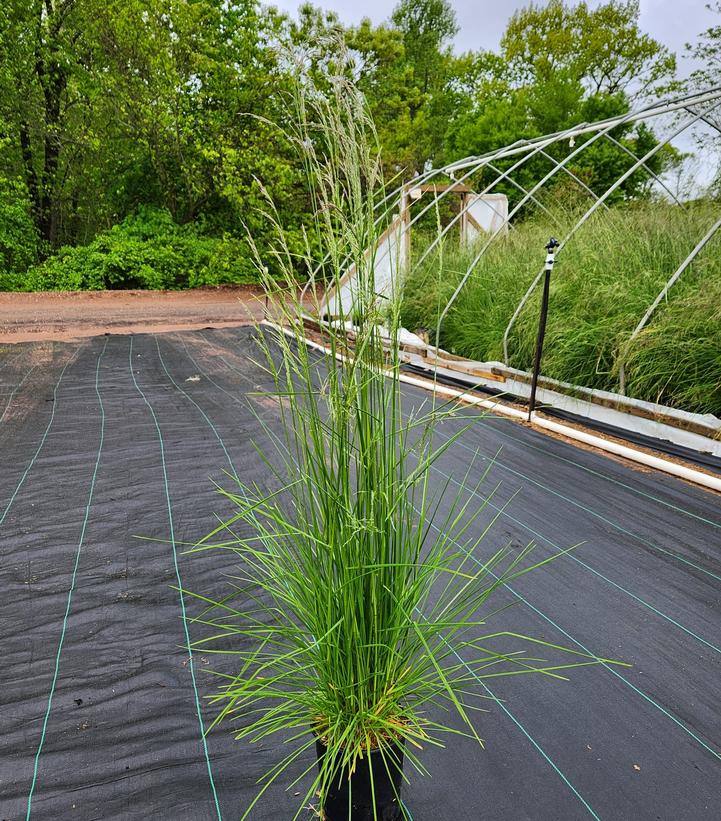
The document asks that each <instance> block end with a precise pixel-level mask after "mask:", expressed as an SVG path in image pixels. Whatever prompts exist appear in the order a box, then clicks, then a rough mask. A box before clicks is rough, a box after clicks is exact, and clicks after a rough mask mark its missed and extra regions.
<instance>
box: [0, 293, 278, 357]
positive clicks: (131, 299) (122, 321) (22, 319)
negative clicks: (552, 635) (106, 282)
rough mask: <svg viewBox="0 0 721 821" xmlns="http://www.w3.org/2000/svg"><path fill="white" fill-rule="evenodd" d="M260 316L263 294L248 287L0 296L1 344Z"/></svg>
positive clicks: (219, 323)
mask: <svg viewBox="0 0 721 821" xmlns="http://www.w3.org/2000/svg"><path fill="white" fill-rule="evenodd" d="M262 317H263V297H262V294H261V291H260V289H259V288H257V287H254V286H249V285H243V286H229V287H222V288H200V289H196V290H193V291H85V292H78V291H75V292H69V293H67V292H66V293H59V292H45V293H30V294H25V293H0V343H7V342H32V341H42V340H50V339H73V338H78V337H83V336H96V335H98V334H103V333H106V332H108V333H116V334H122V333H131V332H133V331H143V332H146V333H147V332H152V333H160V332H163V331H174V330H181V329H191V328H204V327H207V326H213V327H215V328H219V327H230V326H236V325H247V324H249V323H252V322H255V321H257V320H258V319H262Z"/></svg>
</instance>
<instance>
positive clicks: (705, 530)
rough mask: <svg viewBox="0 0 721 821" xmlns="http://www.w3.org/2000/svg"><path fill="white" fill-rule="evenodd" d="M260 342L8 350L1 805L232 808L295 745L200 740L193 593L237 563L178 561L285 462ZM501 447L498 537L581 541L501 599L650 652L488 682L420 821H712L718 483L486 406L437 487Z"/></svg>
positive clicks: (206, 812)
mask: <svg viewBox="0 0 721 821" xmlns="http://www.w3.org/2000/svg"><path fill="white" fill-rule="evenodd" d="M253 333H254V332H253V331H252V330H251V329H247V328H246V329H234V330H223V331H210V330H207V331H194V332H187V333H182V334H163V335H158V336H149V335H138V336H110V337H96V338H92V339H87V340H84V341H82V342H79V343H42V344H27V345H18V346H16V347H14V348H12V349H7V350H5V351H3V353H2V358H1V359H0V415H2V423H1V424H0V452H1V453H2V470H1V471H0V550H1V551H2V557H3V561H2V564H1V565H0V585H1V586H0V589H2V591H3V595H2V597H0V646H1V647H2V650H3V666H2V673H1V674H0V722H1V728H0V732H1V733H2V739H3V744H2V751H1V752H0V819H7V821H10V819H12V821H15V819H20V818H27V817H31V818H33V819H37V820H38V821H40V819H66V818H67V819H72V818H77V819H81V821H92V819H138V821H139V820H140V819H170V818H172V819H189V820H190V819H193V821H198V820H199V819H214V818H223V819H225V818H227V819H231V818H237V817H238V816H239V815H240V813H241V811H242V809H243V808H244V807H245V806H247V804H248V803H249V802H250V800H251V797H252V796H253V795H254V793H255V789H256V787H255V782H256V780H257V778H258V777H259V776H260V775H261V774H262V773H263V772H264V771H265V769H267V768H268V767H269V766H271V765H272V764H273V763H274V762H275V761H277V758H278V752H279V751H278V750H276V749H272V748H269V747H268V746H266V745H263V744H258V745H253V746H249V745H245V744H242V745H241V744H237V743H235V742H234V741H233V740H232V738H231V737H230V734H229V728H228V727H221V728H219V729H216V730H213V731H211V732H210V733H209V734H208V735H207V737H206V738H205V739H204V738H203V734H202V732H201V727H203V728H204V727H207V726H208V724H209V723H210V721H211V720H212V712H211V710H210V708H209V707H208V705H207V704H205V699H204V697H205V696H206V695H207V694H208V693H209V692H210V691H211V690H212V687H213V684H214V681H213V678H212V676H211V675H210V674H209V670H210V669H211V668H215V669H218V668H219V665H221V664H226V665H227V660H223V661H222V662H220V661H218V659H219V658H220V657H217V658H214V657H213V656H208V655H204V654H203V653H202V652H201V651H199V650H196V651H195V652H194V653H193V657H192V660H191V658H190V653H189V651H188V641H189V639H190V640H191V641H192V640H197V639H198V638H200V637H201V636H202V635H203V633H202V627H201V626H200V625H199V624H197V623H193V622H192V620H189V621H187V622H184V620H183V618H182V615H183V609H184V608H185V609H186V610H187V615H188V616H189V617H191V619H192V617H193V616H197V615H199V614H200V608H199V606H198V604H197V603H196V602H194V601H193V600H192V599H189V597H187V596H182V595H181V593H180V592H179V590H178V588H185V589H186V590H192V591H194V592H199V593H204V594H210V595H218V594H220V593H221V592H222V591H223V590H225V589H226V587H227V584H228V580H227V578H226V577H224V576H223V575H222V574H232V573H234V572H237V571H238V568H237V564H236V561H235V559H234V558H233V556H232V555H227V556H225V557H224V556H222V555H220V554H221V553H222V552H221V551H212V552H211V553H208V554H207V555H194V556H190V555H187V554H185V553H184V550H185V543H187V542H193V541H195V540H196V539H197V538H199V537H200V536H202V535H204V534H205V533H206V532H207V531H208V529H209V526H210V524H211V523H212V521H213V514H214V513H216V512H217V513H220V514H222V513H226V512H227V511H226V510H224V509H222V504H221V499H220V497H218V496H217V495H216V494H215V493H214V492H213V487H212V484H211V481H210V480H211V479H214V480H216V481H218V482H220V483H222V484H226V485H227V484H229V483H230V481H231V480H230V478H229V477H228V476H227V475H226V474H227V473H229V474H231V475H232V474H234V473H238V474H239V475H242V476H243V478H244V479H245V480H246V481H248V480H251V481H252V480H258V481H264V480H265V477H266V475H267V473H266V470H267V469H266V468H265V466H264V465H263V464H262V462H261V461H260V459H259V457H258V456H257V454H256V452H255V450H254V447H253V444H252V440H253V439H254V438H259V437H260V436H261V435H262V434H261V430H260V428H261V425H260V422H259V421H258V418H257V417H256V414H257V415H258V416H260V417H261V418H263V419H264V420H266V421H267V422H268V424H270V425H271V426H272V425H273V424H274V419H275V418H276V417H277V413H278V409H277V406H276V405H275V403H274V402H273V401H271V400H269V399H267V398H264V397H262V396H258V395H253V391H255V390H257V389H258V388H260V389H263V387H264V386H265V384H264V378H265V376H264V374H263V372H262V371H261V370H260V369H259V368H258V367H257V366H256V365H254V364H253V361H252V360H253V358H254V357H255V356H256V355H257V354H256V351H255V344H254V341H253ZM406 397H407V399H406V401H407V402H408V403H409V404H416V405H417V404H418V403H420V402H422V401H424V400H427V395H425V394H422V393H421V392H420V391H415V390H412V389H409V390H408V391H407V392H406ZM464 412H465V413H466V414H467V413H473V411H467V410H466V411H464ZM464 421H465V420H461V419H459V420H457V421H456V420H452V421H449V422H448V423H445V424H444V426H443V428H442V430H441V433H440V436H441V437H442V436H444V435H449V434H450V433H451V432H452V431H453V430H455V429H457V428H456V426H457V425H462V424H464ZM491 462H493V464H492V466H491V468H490V471H489V472H488V475H487V477H486V479H485V480H484V481H483V484H482V486H481V487H480V489H479V494H481V495H482V494H486V493H488V492H490V491H491V490H492V489H493V488H495V487H496V486H497V485H498V483H499V482H500V483H501V484H500V487H499V489H498V490H497V491H496V493H495V495H494V497H493V499H492V504H491V505H489V506H488V509H487V511H484V514H482V516H481V517H480V518H479V520H478V521H477V522H476V523H475V524H474V528H483V527H485V526H486V525H487V524H488V523H489V522H490V521H491V519H492V518H494V517H497V519H496V521H495V523H494V524H493V527H492V529H491V531H490V535H489V537H488V538H487V540H486V541H485V542H484V543H483V544H484V548H483V549H484V551H485V550H487V551H488V553H489V554H490V553H491V552H492V551H493V550H494V549H496V548H498V547H499V546H501V545H503V544H506V543H508V542H510V543H511V544H513V545H517V546H522V545H525V544H527V543H528V542H529V541H530V540H534V541H536V542H537V545H538V546H537V549H536V550H537V554H538V556H539V557H542V556H545V555H550V553H552V552H556V551H557V550H560V549H563V548H566V547H568V546H570V545H574V544H577V543H579V542H583V544H582V545H581V546H579V547H578V548H577V549H576V550H575V551H573V552H572V553H570V554H569V555H568V556H565V557H563V558H561V559H559V560H557V561H555V562H552V563H551V564H549V565H546V566H545V567H544V568H542V569H541V570H539V571H536V572H535V573H533V574H531V575H530V576H528V577H524V578H523V579H519V580H518V581H517V582H516V583H513V584H512V585H510V586H508V587H507V588H506V589H505V590H504V591H503V593H502V594H501V600H500V602H499V605H503V604H506V603H507V604H514V606H513V607H511V608H509V609H507V610H505V612H504V613H503V615H502V616H501V617H500V619H501V620H502V625H503V628H504V629H508V630H515V631H517V632H520V633H529V634H532V635H536V636H539V637H540V638H543V639H546V640H548V641H552V642H556V643H560V644H565V645H567V646H570V647H574V648H580V649H584V650H587V651H591V652H594V653H597V654H598V655H602V656H606V657H613V658H618V659H622V660H625V661H628V662H631V663H632V664H633V667H632V668H630V669H624V668H610V667H607V668H582V669H579V670H576V671H572V676H571V679H572V680H571V681H570V682H569V683H565V682H560V681H553V680H539V679H535V680H534V681H531V680H529V679H528V678H526V677H522V676H519V677H515V678H513V679H504V680H502V681H501V680H499V683H498V685H497V686H492V685H490V684H489V683H488V682H486V685H483V686H481V688H480V689H481V692H482V694H483V695H484V696H486V697H487V700H486V701H485V702H484V703H483V704H482V705H481V706H483V707H485V708H486V709H487V710H488V712H487V713H478V714H477V719H476V720H477V722H478V727H479V732H480V734H481V736H482V737H483V738H484V739H485V740H486V750H480V749H479V748H478V747H477V746H475V745H474V744H473V743H472V742H471V741H464V740H460V741H452V742H451V743H450V745H449V747H448V748H447V749H446V750H443V751H438V750H427V751H426V752H425V753H424V761H425V762H426V763H427V765H428V766H429V768H430V769H431V770H432V771H433V772H434V777H433V778H432V779H424V780H417V779H414V781H413V783H412V785H411V786H410V787H407V788H406V800H407V804H408V809H409V810H410V812H411V813H412V815H413V818H414V819H415V820H416V821H430V819H437V818H454V819H455V818H457V819H469V820H471V819H473V820H475V819H481V818H497V819H511V818H512V819H546V818H554V819H576V818H578V819H582V818H588V817H590V818H607V819H610V818H626V817H634V818H640V819H674V820H676V819H689V821H691V819H693V820H694V821H696V819H702V818H711V817H715V815H716V814H717V813H718V811H719V807H721V758H719V755H720V753H721V716H719V711H718V680H719V674H720V673H721V638H720V636H721V630H719V627H721V592H720V591H721V549H720V546H721V514H720V513H719V504H718V497H717V496H715V495H714V494H711V493H707V492H704V491H701V490H699V489H695V488H692V487H690V486H688V485H685V484H684V483H682V482H679V481H676V480H674V479H673V478H670V477H663V476H659V475H657V474H655V473H650V472H641V471H638V470H634V469H631V468H629V467H627V466H625V465H623V464H620V463H619V462H617V461H613V460H610V459H605V458H603V457H600V456H598V455H597V454H594V453H589V452H586V451H583V450H579V449H576V448H574V447H572V446H570V445H568V444H566V443H564V442H560V441H556V440H553V439H549V438H547V437H545V436H543V435H541V434H539V433H537V432H535V431H533V430H529V429H526V428H524V427H522V426H519V425H516V424H514V423H513V422H511V421H507V420H501V419H491V418H485V419H482V420H481V421H479V423H478V424H477V425H476V426H474V428H473V429H472V430H470V431H468V432H467V433H466V434H464V436H463V438H462V440H461V441H459V442H458V443H457V444H456V445H455V446H453V447H452V448H451V449H450V450H449V451H447V452H446V453H445V454H444V455H443V457H442V458H441V460H440V461H439V462H438V463H437V464H436V466H434V469H433V471H434V475H435V476H436V477H437V480H438V485H439V487H440V485H441V483H443V482H450V483H451V484H453V483H455V482H458V481H461V480H462V478H463V476H464V475H465V473H466V471H467V470H468V468H469V465H471V475H470V481H471V483H472V482H473V478H474V476H475V477H477V478H480V476H481V475H482V472H483V471H484V470H486V468H487V467H488V465H489V463H491ZM138 535H142V536H145V537H148V538H145V539H142V540H141V539H137V538H135V536H138ZM483 558H484V557H483V556H482V555H479V556H478V557H477V559H478V560H479V561H482V560H483ZM186 624H187V633H186V630H185V625H186ZM499 624H501V621H499ZM494 699H498V700H497V701H495V700H494ZM307 763H311V762H310V760H309V761H308V762H307ZM287 786H288V784H287V783H285V784H279V785H278V786H277V787H274V788H272V789H271V790H269V792H268V793H267V794H266V796H265V797H264V799H263V800H262V802H261V803H260V804H259V805H258V808H257V811H256V812H255V813H254V816H253V817H254V818H258V819H268V821H270V819H285V818H291V817H292V808H293V807H294V806H295V802H296V800H297V799H296V797H295V795H294V793H295V792H297V791H299V790H301V789H302V785H301V786H298V787H292V788H291V789H290V790H289V791H286V790H285V787H287ZM29 799H31V801H30V802H29ZM28 806H30V812H29V813H28ZM308 817H309V818H310V817H312V814H311V812H310V811H309V812H308Z"/></svg>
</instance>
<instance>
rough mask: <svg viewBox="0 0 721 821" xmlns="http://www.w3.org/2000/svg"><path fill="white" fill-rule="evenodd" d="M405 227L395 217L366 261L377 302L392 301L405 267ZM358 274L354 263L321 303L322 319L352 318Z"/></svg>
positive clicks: (356, 295)
mask: <svg viewBox="0 0 721 821" xmlns="http://www.w3.org/2000/svg"><path fill="white" fill-rule="evenodd" d="M405 230H407V229H406V228H405V226H404V225H403V223H402V222H401V219H400V218H399V217H395V218H394V219H393V221H392V223H391V225H390V227H389V228H388V229H387V230H386V231H384V232H383V233H382V234H381V236H380V238H379V240H378V243H377V245H376V248H375V255H374V259H373V262H372V268H371V262H370V260H369V259H368V257H369V256H370V253H371V252H370V251H366V258H367V266H368V270H369V271H370V270H372V271H373V277H374V283H373V286H374V290H375V293H376V294H377V295H378V298H379V299H383V298H385V299H391V298H392V297H393V295H394V293H395V289H396V288H397V287H399V284H400V283H399V275H400V272H402V271H403V270H405V268H406V267H407V262H408V260H406V258H405V257H406V253H407V250H406V249H407V247H408V246H407V243H406V242H405V241H404V233H405ZM358 287H359V283H358V272H357V266H356V264H355V263H353V264H352V265H351V266H350V267H349V268H348V270H347V271H346V272H345V273H344V274H343V276H342V277H341V279H340V281H339V283H338V287H337V288H335V287H333V288H330V289H329V290H328V292H327V293H326V295H325V296H324V298H323V300H322V301H321V304H320V315H321V316H325V317H329V318H331V317H338V316H341V315H343V316H345V317H351V316H352V314H353V308H354V304H355V303H357V301H358V296H359V294H358Z"/></svg>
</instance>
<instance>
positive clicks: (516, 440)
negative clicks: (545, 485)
mask: <svg viewBox="0 0 721 821" xmlns="http://www.w3.org/2000/svg"><path fill="white" fill-rule="evenodd" d="M493 418H494V419H498V420H500V421H503V422H508V423H509V424H510V425H514V424H517V423H516V422H514V421H513V420H512V419H509V418H508V417H506V416H494V417H493ZM479 424H480V425H483V427H485V428H489V429H491V430H492V431H493V432H494V433H497V434H498V435H499V436H501V437H503V438H504V439H510V440H511V441H512V442H514V443H516V444H521V442H520V439H519V437H518V436H513V435H512V434H510V433H506V432H505V431H502V430H499V427H498V426H497V425H491V424H490V423H489V422H484V421H482V419H480V418H479ZM522 444H523V447H524V448H530V449H531V450H536V451H538V452H539V453H542V454H543V455H544V456H549V457H550V458H552V459H557V460H558V461H559V462H566V464H569V465H572V466H573V467H576V468H578V469H579V470H583V471H585V472H586V473H590V474H592V475H593V476H597V477H598V478H599V479H604V480H605V481H606V482H611V484H614V485H618V486H619V487H622V488H624V489H625V490H630V491H631V493H635V494H636V495H637V496H642V497H643V498H644V499H650V500H651V501H653V502H658V504H660V505H663V506H664V507H667V508H669V509H670V510H675V511H676V512H677V513H682V514H683V515H684V516H689V517H690V518H692V519H696V520H698V521H699V522H704V523H705V524H707V525H711V526H712V527H715V528H718V529H719V530H721V522H715V521H714V520H713V519H707V518H706V517H705V516H700V515H699V514H698V513H693V512H692V511H690V510H687V509H686V508H685V507H681V506H680V505H675V504H674V503H673V502H668V501H666V500H665V499H661V498H660V497H658V496H654V495H653V493H647V492H646V491H645V490H641V489H640V488H637V487H634V486H633V485H629V484H628V483H627V482H622V481H621V480H620V479H614V477H613V476H609V475H608V474H606V473H602V472H601V471H600V470H594V469H593V468H590V467H588V466H587V465H582V464H580V463H579V462H576V461H575V460H573V459H569V458H567V457H566V456H561V455H560V454H558V453H554V452H553V451H551V450H548V448H544V447H542V446H541V445H533V444H531V443H530V442H528V441H527V440H524V441H523V443H522ZM569 447H573V445H569ZM677 481H678V480H677ZM706 492H710V491H706Z"/></svg>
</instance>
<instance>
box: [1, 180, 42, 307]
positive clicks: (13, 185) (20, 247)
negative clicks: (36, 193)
mask: <svg viewBox="0 0 721 821" xmlns="http://www.w3.org/2000/svg"><path fill="white" fill-rule="evenodd" d="M39 247H40V239H39V237H38V232H37V230H36V228H35V225H34V223H33V220H32V216H31V214H30V201H29V199H28V196H27V191H26V190H25V188H24V186H22V185H21V184H20V183H18V182H16V181H12V180H7V179H4V178H2V177H0V290H4V291H14V290H21V289H22V288H23V284H24V275H23V274H21V273H17V272H19V271H26V270H27V269H28V267H29V266H31V265H33V264H34V263H35V262H37V258H38V251H39Z"/></svg>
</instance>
